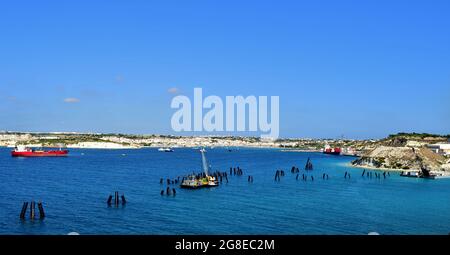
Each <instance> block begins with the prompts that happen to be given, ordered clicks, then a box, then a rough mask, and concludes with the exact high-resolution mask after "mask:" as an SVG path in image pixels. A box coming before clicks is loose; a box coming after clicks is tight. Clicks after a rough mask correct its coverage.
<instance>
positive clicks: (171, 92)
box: [167, 87, 180, 94]
mask: <svg viewBox="0 0 450 255" xmlns="http://www.w3.org/2000/svg"><path fill="white" fill-rule="evenodd" d="M179 91H180V90H179V89H178V88H175V87H174V88H170V89H168V90H167V92H169V93H170V94H178V92H179Z"/></svg>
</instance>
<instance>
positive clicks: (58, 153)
mask: <svg viewBox="0 0 450 255" xmlns="http://www.w3.org/2000/svg"><path fill="white" fill-rule="evenodd" d="M67 154H69V151H68V150H62V149H59V150H33V149H31V148H28V147H25V146H17V147H15V148H14V150H13V151H11V156H13V157H63V156H67Z"/></svg>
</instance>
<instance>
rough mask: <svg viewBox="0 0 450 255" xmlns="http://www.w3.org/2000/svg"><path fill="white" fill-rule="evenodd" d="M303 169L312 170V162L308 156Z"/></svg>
mask: <svg viewBox="0 0 450 255" xmlns="http://www.w3.org/2000/svg"><path fill="white" fill-rule="evenodd" d="M305 170H306V171H310V170H313V164H312V162H311V159H310V158H308V160H307V161H306V165H305Z"/></svg>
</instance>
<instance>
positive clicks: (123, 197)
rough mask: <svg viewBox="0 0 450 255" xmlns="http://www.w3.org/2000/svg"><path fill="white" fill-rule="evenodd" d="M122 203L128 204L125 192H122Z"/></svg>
mask: <svg viewBox="0 0 450 255" xmlns="http://www.w3.org/2000/svg"><path fill="white" fill-rule="evenodd" d="M121 198H122V204H123V205H124V204H126V203H127V200H126V199H125V194H122V197H121Z"/></svg>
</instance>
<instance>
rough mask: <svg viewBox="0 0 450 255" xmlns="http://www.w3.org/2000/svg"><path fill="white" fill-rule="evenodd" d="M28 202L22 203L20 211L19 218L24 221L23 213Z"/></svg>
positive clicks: (25, 211)
mask: <svg viewBox="0 0 450 255" xmlns="http://www.w3.org/2000/svg"><path fill="white" fill-rule="evenodd" d="M27 208H28V202H24V203H23V205H22V211H20V218H21V219H25V213H27Z"/></svg>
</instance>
